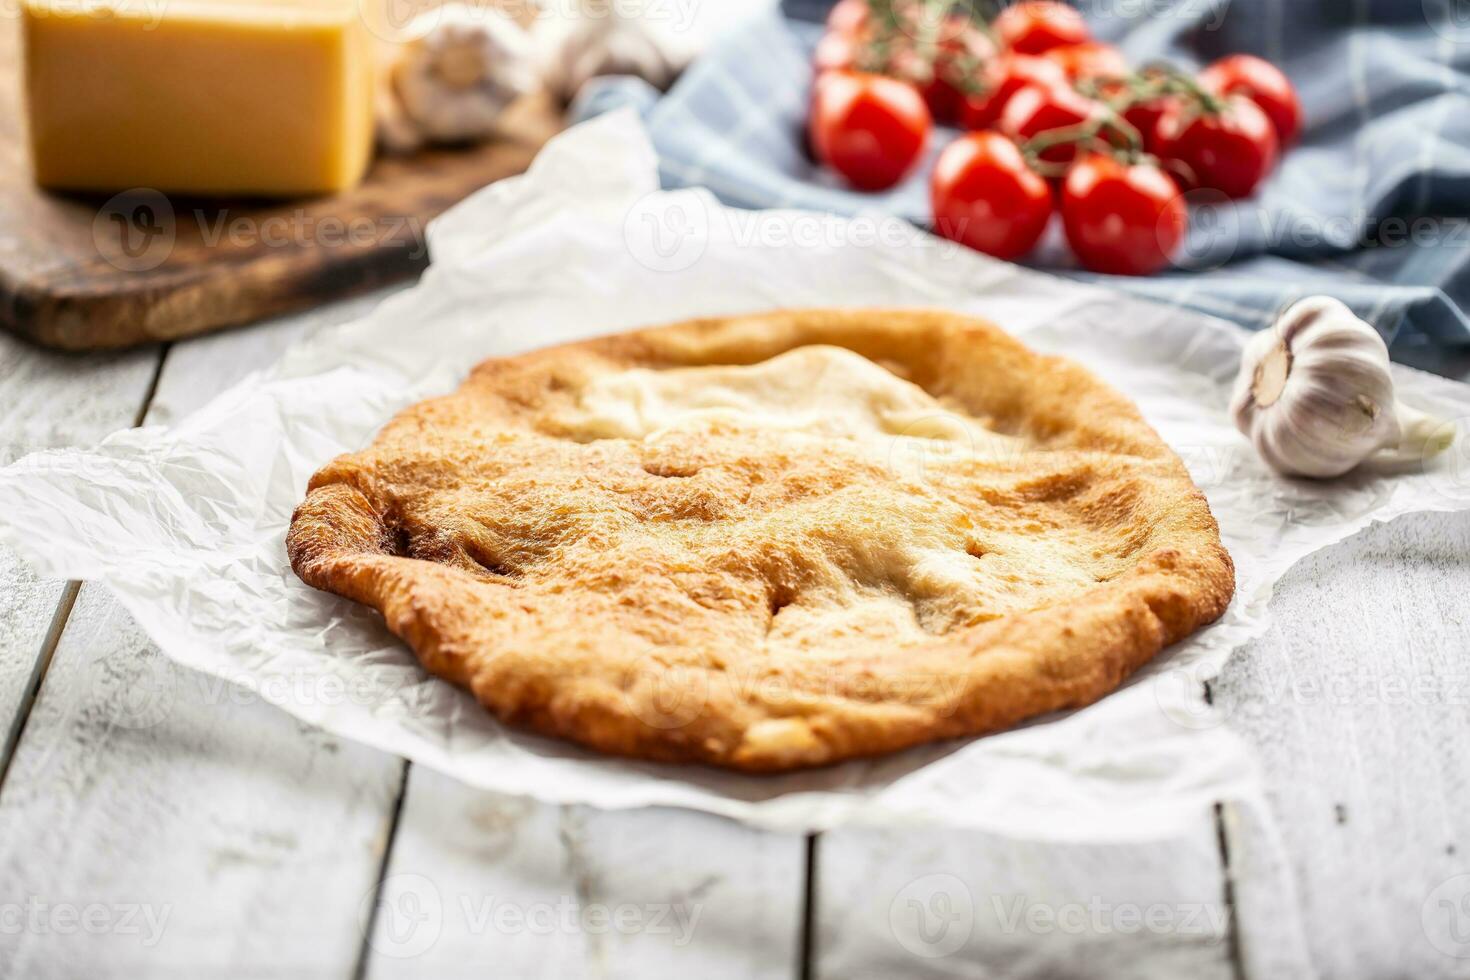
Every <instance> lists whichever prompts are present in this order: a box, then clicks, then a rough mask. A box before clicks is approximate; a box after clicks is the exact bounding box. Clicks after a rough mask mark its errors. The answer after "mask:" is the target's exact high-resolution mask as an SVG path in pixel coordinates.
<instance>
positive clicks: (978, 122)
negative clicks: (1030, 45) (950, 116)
mask: <svg viewBox="0 0 1470 980" xmlns="http://www.w3.org/2000/svg"><path fill="white" fill-rule="evenodd" d="M981 83H982V84H983V85H984V86H985V94H983V95H975V96H971V97H970V98H969V100H968V101H966V103H965V110H964V114H963V116H962V117H961V122H963V123H964V126H965V128H966V129H990V128H991V127H993V126H995V125H997V124H998V123H999V122H1000V117H1001V115H1002V114H1003V113H1004V112H1005V108H1006V105H1007V103H1009V102H1010V101H1011V97H1012V96H1013V95H1015V94H1016V93H1017V92H1019V91H1021V89H1023V88H1025V87H1026V86H1027V85H1038V86H1040V87H1042V88H1059V87H1061V86H1064V85H1066V84H1067V73H1066V72H1065V71H1063V70H1062V67H1061V66H1060V65H1058V64H1057V63H1056V62H1053V61H1048V60H1046V59H1045V58H1034V57H1032V56H1031V55H1026V54H1006V55H1002V56H1001V57H999V58H997V59H995V60H994V61H992V62H990V63H989V64H988V65H986V67H985V72H984V74H983V75H982V77H981Z"/></svg>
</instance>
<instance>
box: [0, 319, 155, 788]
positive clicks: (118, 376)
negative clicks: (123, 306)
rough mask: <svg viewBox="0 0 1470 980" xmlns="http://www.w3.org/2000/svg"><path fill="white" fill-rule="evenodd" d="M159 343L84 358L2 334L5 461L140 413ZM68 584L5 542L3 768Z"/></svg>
mask: <svg viewBox="0 0 1470 980" xmlns="http://www.w3.org/2000/svg"><path fill="white" fill-rule="evenodd" d="M158 355H159V351H158V349H157V348H156V347H150V348H147V349H145V350H139V351H132V352H129V353H127V354H122V355H95V356H88V357H78V356H75V355H67V354H57V353H53V352H51V351H43V350H40V349H39V348H36V347H32V346H30V345H28V344H24V343H22V342H21V341H19V340H16V339H15V338H13V337H10V336H8V335H6V334H0V466H4V465H6V464H8V463H13V462H14V461H15V460H17V459H19V458H20V457H22V456H24V455H26V454H27V453H31V452H36V451H38V450H42V449H55V448H59V447H62V446H74V445H85V444H88V443H92V442H96V441H97V440H98V439H101V438H102V437H103V436H105V435H107V434H108V433H109V432H112V431H114V430H116V429H122V428H127V427H128V426H129V425H132V424H133V422H134V421H135V420H136V419H137V417H138V413H139V411H140V410H141V409H142V407H143V401H144V399H145V398H146V397H147V392H148V386H149V383H150V382H151V381H152V379H153V373H154V368H155V367H156V366H157V364H158ZM65 586H66V583H64V582H56V581H41V580H39V579H37V578H36V576H35V575H34V574H33V573H32V572H31V570H30V568H29V567H27V566H26V564H25V563H24V562H22V561H21V560H20V559H19V557H17V556H16V555H15V553H14V552H12V551H11V550H10V549H9V548H5V547H3V546H0V637H3V638H4V641H3V643H0V768H3V760H4V758H5V755H6V749H5V746H6V744H7V741H8V737H9V735H10V725H9V722H10V720H11V719H13V718H14V717H15V716H16V713H17V712H18V711H19V709H20V706H21V702H22V700H23V699H24V698H25V697H26V696H27V694H28V692H29V689H30V688H31V686H32V681H33V678H34V675H35V667H36V663H37V658H38V657H40V656H41V655H42V653H43V650H42V645H43V643H44V642H45V639H46V633H47V630H48V629H50V627H51V623H52V619H53V614H54V613H55V611H56V607H57V603H58V601H60V599H61V597H62V593H63V590H64V589H65Z"/></svg>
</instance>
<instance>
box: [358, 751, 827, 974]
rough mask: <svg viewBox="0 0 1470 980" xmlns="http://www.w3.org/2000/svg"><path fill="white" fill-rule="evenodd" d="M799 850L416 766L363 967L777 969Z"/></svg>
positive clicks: (789, 842) (450, 970)
mask: <svg viewBox="0 0 1470 980" xmlns="http://www.w3.org/2000/svg"><path fill="white" fill-rule="evenodd" d="M804 850H805V849H804V839H803V838H801V837H799V836H794V835H779V834H768V833H762V832H760V831H756V830H752V829H750V828H747V827H744V826H741V825H740V824H736V823H734V822H731V821H728V820H724V819H721V818H717V817H712V816H708V815H704V814H694V813H681V812H674V811H667V810H644V811H635V812H616V813H607V812H599V811H596V810H592V809H589V808H587V807H572V806H568V807H553V806H544V805H540V804H537V803H533V802H531V801H528V800H518V799H506V798H497V797H494V796H491V795H489V794H486V793H480V792H476V791H472V790H469V789H467V788H466V787H464V786H463V785H462V784H459V783H457V782H455V781H454V780H452V779H450V778H448V777H447V776H443V775H440V774H439V773H436V772H432V771H430V770H425V769H421V768H417V767H415V768H413V769H412V772H411V775H410V778H409V783H408V794H407V796H406V798H405V800H404V807H403V814H402V818H401V822H400V826H399V831H398V835H397V839H396V841H395V844H394V848H393V857H392V860H391V862H390V863H389V866H388V869H387V871H388V873H387V875H386V877H385V878H384V888H383V892H382V896H381V903H380V906H379V908H378V912H377V917H376V922H375V928H374V930H373V936H372V941H371V951H370V954H369V955H370V960H369V970H368V976H370V977H372V978H375V980H376V978H381V977H405V978H413V977H423V976H434V977H444V978H471V977H492V976H493V977H527V978H529V977H548V978H556V977H607V978H628V980H639V978H645V977H685V976H689V977H702V978H703V977H708V978H711V980H720V978H729V980H743V978H751V980H766V978H769V980H778V978H789V977H792V976H794V975H796V973H797V972H798V966H799V958H800V953H799V940H800V929H801V924H802V907H803V894H802V889H803V885H804V882H803V878H804Z"/></svg>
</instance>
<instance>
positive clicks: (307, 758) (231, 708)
mask: <svg viewBox="0 0 1470 980" xmlns="http://www.w3.org/2000/svg"><path fill="white" fill-rule="evenodd" d="M364 305H365V304H364V303H357V304H349V305H340V306H337V307H333V308H330V309H327V310H324V311H319V312H316V313H313V314H311V315H308V316H305V317H298V318H294V319H292V320H289V321H283V322H281V323H278V324H274V325H271V326H268V327H260V328H256V329H254V330H252V331H249V332H244V331H242V332H236V333H230V334H222V335H217V336H214V337H211V338H208V339H207V340H205V341H198V342H191V343H188V344H182V345H179V346H177V347H175V348H174V349H173V350H172V351H171V352H170V354H169V356H168V358H167V360H166V362H165V365H164V372H163V375H162V377H161V379H160V381H159V385H158V392H157V395H156V397H155V399H154V403H153V407H152V408H151V410H150V412H149V415H148V418H147V421H149V422H152V421H155V420H157V419H162V418H169V419H174V418H177V417H178V416H179V415H181V414H184V413H185V412H186V411H187V410H189V409H192V408H193V407H195V406H197V405H198V404H200V403H202V402H203V401H206V400H207V399H208V398H209V397H211V396H212V395H213V394H215V393H216V392H218V391H219V389H220V388H221V387H223V386H224V385H226V384H228V383H229V382H230V381H231V380H233V378H235V377H238V376H239V375H242V374H244V373H246V372H247V371H248V370H250V369H252V368H254V367H258V366H260V365H262V364H264V363H266V362H268V361H269V360H271V359H273V357H274V356H275V354H276V353H277V352H278V351H279V350H280V348H281V347H282V346H284V344H286V343H287V342H289V341H290V340H291V339H294V338H295V337H297V336H299V335H300V334H302V333H303V332H305V331H307V330H310V329H313V328H315V327H317V326H319V325H322V324H324V323H329V322H335V321H338V320H341V319H345V318H347V317H348V316H351V315H353V314H355V313H357V312H360V311H361V309H362V307H363V306H364ZM402 773H403V766H402V763H401V761H400V760H398V759H397V758H395V757H392V756H388V755H385V754H383V753H380V752H377V751H374V750H371V749H368V748H366V747H363V746H360V745H357V744H355V743H351V742H343V741H339V740H338V739H335V738H332V737H330V736H327V735H325V734H323V733H321V732H319V731H316V730H313V729H309V728H307V727H306V726H303V725H301V724H300V723H298V722H296V721H294V720H293V719H291V718H290V717H289V716H288V715H286V714H284V713H283V712H281V711H279V710H277V709H275V708H273V707H271V706H269V705H267V704H265V703H263V702H261V701H260V700H259V699H258V698H256V697H255V696H254V695H251V694H248V693H247V692H244V691H243V690H241V689H239V688H236V687H234V686H232V685H229V684H226V683H222V682H220V681H217V680H214V679H211V678H209V677H206V676H205V675H203V674H198V673H195V672H193V671H188V670H184V669H182V668H179V667H177V666H175V665H173V664H172V663H170V662H168V661H166V660H165V659H164V658H163V657H162V656H161V655H160V654H158V652H157V651H156V649H154V647H153V646H152V644H151V643H150V642H149V641H148V640H147V638H146V637H145V636H143V635H142V634H141V632H140V631H139V630H138V629H137V627H136V626H135V625H134V624H133V623H132V621H131V619H130V618H129V617H128V616H127V615H126V613H124V612H123V611H122V610H121V608H120V607H119V606H118V605H117V604H116V603H115V602H114V601H113V600H112V599H111V597H110V596H109V595H108V594H107V593H106V592H105V591H104V590H102V589H100V588H94V587H86V586H84V587H83V589H82V591H81V594H80V596H79V598H78V600H77V605H76V608H75V610H74V611H73V613H72V616H71V617H70V619H69V621H68V622H67V624H66V628H65V631H64V632H63V634H62V636H61V640H60V643H59V645H58V647H57V650H56V653H55V656H54V657H53V659H52V664H51V668H50V670H49V671H48V673H47V675H46V679H45V683H44V685H43V686H42V689H41V693H40V696H39V698H38V700H37V702H36V706H35V708H34V710H33V712H32V714H31V716H30V719H29V721H28V723H27V725H26V727H25V730H24V733H23V737H22V739H21V741H20V744H19V747H18V749H17V751H16V754H15V757H14V759H13V761H12V764H11V767H10V771H9V773H8V775H7V778H6V780H5V783H4V786H3V788H0V882H4V883H5V885H4V889H3V895H4V901H5V902H7V903H10V905H8V906H6V907H7V909H8V908H10V907H12V906H13V907H14V908H15V909H18V910H19V913H20V914H22V915H23V916H24V917H25V922H26V925H25V926H24V927H23V928H21V929H20V931H19V932H13V931H12V932H6V931H4V930H0V975H4V976H27V975H33V974H35V973H37V972H38V971H39V970H40V969H41V968H42V967H44V968H45V969H46V970H47V971H50V972H52V973H54V974H55V975H59V976H89V975H110V974H114V973H115V974H118V975H134V976H136V975H146V976H179V977H192V976H200V975H210V974H214V973H221V972H226V971H228V972H231V973H239V974H242V975H282V974H289V975H312V976H315V975H321V974H328V975H338V976H348V975H350V974H351V973H352V970H353V968H354V964H355V963H356V962H357V961H358V957H359V954H360V950H361V946H362V926H361V924H360V921H359V911H360V909H361V908H363V907H367V908H370V907H371V904H372V903H371V898H372V895H373V892H374V889H375V884H376V881H377V878H378V874H379V870H380V868H381V865H382V860H383V855H384V849H385V847H386V844H387V841H388V830H389V828H390V827H391V822H392V821H391V818H392V814H393V812H394V807H395V804H396V801H397V799H398V795H399V793H400V791H401V786H402ZM88 915H90V916H92V917H93V919H94V921H95V928H94V929H92V930H91V931H88V930H86V929H83V928H80V927H73V926H74V923H73V922H72V918H71V917H72V916H88ZM58 917H60V918H58ZM124 917H126V918H124Z"/></svg>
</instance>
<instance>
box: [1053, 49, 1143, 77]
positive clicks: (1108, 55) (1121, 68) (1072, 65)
mask: <svg viewBox="0 0 1470 980" xmlns="http://www.w3.org/2000/svg"><path fill="white" fill-rule="evenodd" d="M1043 57H1044V58H1046V59H1047V60H1049V61H1055V62H1056V63H1057V64H1058V65H1061V67H1062V71H1064V72H1066V73H1067V77H1068V78H1070V79H1071V80H1072V81H1074V82H1080V81H1084V80H1086V79H1093V78H1122V77H1123V76H1124V75H1127V74H1128V71H1129V68H1128V59H1127V58H1125V57H1123V52H1121V51H1119V50H1118V49H1117V48H1115V47H1113V46H1112V45H1111V44H1102V43H1101V42H1098V41H1087V42H1084V43H1082V44H1068V45H1064V46H1063V47H1060V48H1052V49H1051V50H1050V51H1048V52H1047V53H1046V54H1045V55H1043Z"/></svg>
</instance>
